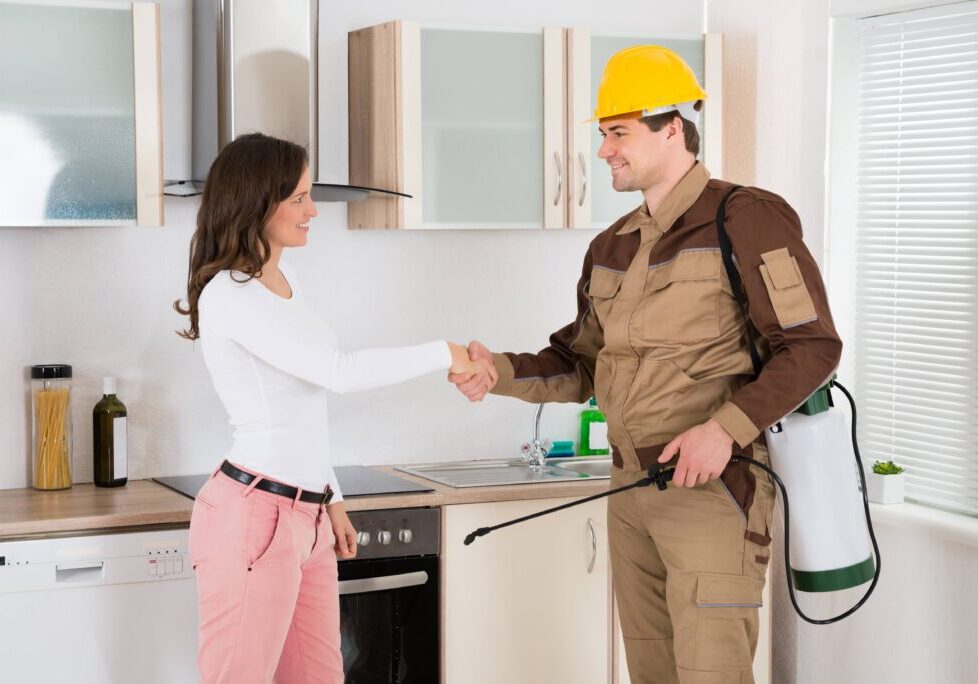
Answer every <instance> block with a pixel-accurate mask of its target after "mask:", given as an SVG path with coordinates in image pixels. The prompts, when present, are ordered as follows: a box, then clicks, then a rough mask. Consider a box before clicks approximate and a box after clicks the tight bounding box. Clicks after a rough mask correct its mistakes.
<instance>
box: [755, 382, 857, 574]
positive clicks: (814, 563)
mask: <svg viewBox="0 0 978 684" xmlns="http://www.w3.org/2000/svg"><path fill="white" fill-rule="evenodd" d="M826 398H828V394H827V392H826ZM830 402H831V400H830V399H828V401H827V402H825V403H824V404H823V405H822V406H817V407H816V408H814V409H812V410H813V411H815V412H813V413H812V414H811V415H806V413H800V412H795V413H792V414H791V415H789V416H787V417H785V418H783V419H782V420H781V422H780V423H778V424H777V425H774V426H772V427H770V428H768V430H767V433H766V437H767V446H768V452H769V455H770V458H771V467H772V468H773V469H774V470H775V471H776V472H777V473H778V475H779V476H780V477H781V480H782V481H783V482H784V485H785V487H786V489H787V490H788V492H789V493H790V495H791V517H790V520H789V522H788V524H789V526H790V529H789V538H790V543H789V551H790V552H791V577H792V580H793V583H794V586H795V588H796V589H798V590H799V591H806V592H822V591H838V590H840V589H849V588H851V587H856V586H859V585H860V584H864V583H866V582H869V581H870V580H872V579H873V575H874V572H875V570H876V564H875V559H874V553H873V546H872V543H871V542H870V538H869V532H868V530H867V526H866V518H865V514H864V508H863V495H862V491H861V489H860V477H859V473H858V472H857V465H856V459H855V457H854V452H853V446H852V438H851V436H850V434H851V433H850V428H849V422H848V420H847V416H846V415H845V412H844V411H841V410H839V409H838V408H830V407H829V405H830Z"/></svg>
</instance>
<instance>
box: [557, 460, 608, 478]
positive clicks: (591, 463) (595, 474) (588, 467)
mask: <svg viewBox="0 0 978 684" xmlns="http://www.w3.org/2000/svg"><path fill="white" fill-rule="evenodd" d="M547 464H549V465H554V466H556V467H558V468H562V469H564V470H571V471H573V472H575V473H581V474H583V475H587V476H588V477H591V478H597V479H601V478H610V477H611V459H610V458H607V457H605V456H600V457H598V458H581V457H580V456H577V457H574V458H548V459H547Z"/></svg>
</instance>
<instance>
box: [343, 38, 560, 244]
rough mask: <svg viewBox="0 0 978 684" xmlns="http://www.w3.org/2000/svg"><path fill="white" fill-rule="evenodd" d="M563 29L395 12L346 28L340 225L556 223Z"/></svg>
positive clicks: (512, 225)
mask: <svg viewBox="0 0 978 684" xmlns="http://www.w3.org/2000/svg"><path fill="white" fill-rule="evenodd" d="M564 61H565V56H564V31H563V30H562V29H549V28H548V29H540V30H532V31H518V30H505V31H502V30H489V29H468V28H456V27H451V28H446V27H435V26H431V27H429V26H423V25H420V24H418V23H417V22H413V21H397V22H390V23H386V24H381V25H379V26H373V27H370V28H366V29H362V30H359V31H354V32H351V33H350V35H349V90H350V183H351V184H354V185H368V186H374V187H386V188H392V189H394V190H398V191H400V192H404V193H407V194H410V195H412V196H413V197H412V198H396V199H388V198H376V199H374V198H368V199H367V200H366V201H364V202H360V203H357V204H351V205H350V206H349V213H348V216H349V227H350V228H561V227H564V225H565V223H566V218H565V201H566V200H565V194H566V188H567V183H566V178H565V174H566V169H565V168H564V167H565V155H564V146H565V142H564V99H565V94H564V83H565V81H564Z"/></svg>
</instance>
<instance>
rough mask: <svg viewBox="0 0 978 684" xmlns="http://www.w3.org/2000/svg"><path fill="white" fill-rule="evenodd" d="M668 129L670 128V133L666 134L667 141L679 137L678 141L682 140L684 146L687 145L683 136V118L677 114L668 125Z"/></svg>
mask: <svg viewBox="0 0 978 684" xmlns="http://www.w3.org/2000/svg"><path fill="white" fill-rule="evenodd" d="M666 127H667V128H668V132H667V133H666V138H667V139H669V140H672V139H673V138H675V137H676V136H678V139H679V140H682V141H683V144H684V145H685V144H686V139H685V136H684V135H683V119H682V117H681V116H679V115H678V114H677V115H676V116H674V117H672V121H670V122H669V123H668V124H666Z"/></svg>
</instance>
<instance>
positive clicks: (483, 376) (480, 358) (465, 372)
mask: <svg viewBox="0 0 978 684" xmlns="http://www.w3.org/2000/svg"><path fill="white" fill-rule="evenodd" d="M448 346H449V348H450V349H451V350H452V367H451V368H450V369H449V371H448V372H449V376H448V379H449V380H450V381H451V382H453V383H455V384H458V383H459V382H466V383H468V384H470V385H472V386H478V387H479V388H480V391H479V392H476V393H474V394H475V395H476V396H469V399H470V400H472V401H481V400H482V398H483V397H485V395H486V393H488V392H489V391H490V390H491V389H492V388H493V387H495V386H496V382H497V381H498V380H499V373H498V372H497V371H496V365H495V364H494V363H493V361H492V355H491V354H486V355H475V354H470V353H469V350H468V349H466V348H465V347H463V346H462V345H460V344H455V343H454V342H449V343H448Z"/></svg>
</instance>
